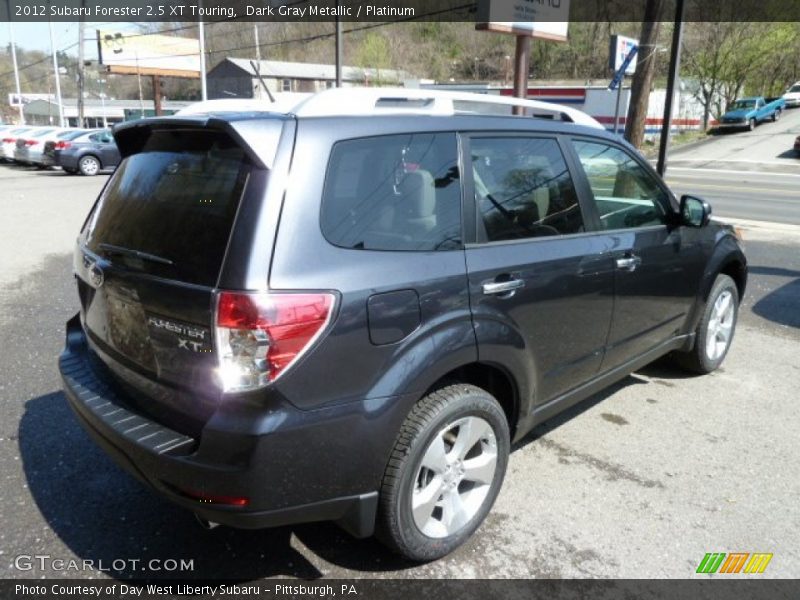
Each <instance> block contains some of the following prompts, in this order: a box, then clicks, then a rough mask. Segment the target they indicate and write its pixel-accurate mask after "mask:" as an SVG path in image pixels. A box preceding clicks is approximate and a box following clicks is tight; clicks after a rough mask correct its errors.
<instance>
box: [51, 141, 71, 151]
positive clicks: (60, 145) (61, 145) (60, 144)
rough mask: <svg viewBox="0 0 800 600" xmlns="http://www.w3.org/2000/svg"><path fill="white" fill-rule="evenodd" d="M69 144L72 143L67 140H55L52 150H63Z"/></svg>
mask: <svg viewBox="0 0 800 600" xmlns="http://www.w3.org/2000/svg"><path fill="white" fill-rule="evenodd" d="M71 145H72V144H70V143H69V142H56V145H55V146H53V149H54V150H65V149H66V148H69V147H70V146H71Z"/></svg>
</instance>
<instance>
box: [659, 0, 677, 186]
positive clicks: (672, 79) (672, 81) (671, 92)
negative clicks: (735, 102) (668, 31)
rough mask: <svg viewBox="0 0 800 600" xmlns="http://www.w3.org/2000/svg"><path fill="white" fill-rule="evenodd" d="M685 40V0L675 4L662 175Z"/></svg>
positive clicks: (663, 129)
mask: <svg viewBox="0 0 800 600" xmlns="http://www.w3.org/2000/svg"><path fill="white" fill-rule="evenodd" d="M682 41H683V0H677V4H676V5H675V27H674V29H673V30H672V52H671V54H670V60H669V81H668V82H667V98H666V102H665V103H664V122H663V124H662V126H661V139H660V140H659V144H658V165H657V170H658V174H659V175H661V176H662V177H663V176H664V173H665V172H666V170H667V149H668V148H669V134H670V131H671V130H672V100H673V97H674V96H675V88H676V86H677V84H678V74H679V73H680V69H681V43H682Z"/></svg>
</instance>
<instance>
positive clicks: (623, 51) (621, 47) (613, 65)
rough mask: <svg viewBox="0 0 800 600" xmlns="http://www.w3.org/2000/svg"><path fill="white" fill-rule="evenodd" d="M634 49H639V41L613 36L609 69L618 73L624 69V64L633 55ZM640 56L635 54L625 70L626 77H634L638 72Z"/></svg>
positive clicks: (622, 36)
mask: <svg viewBox="0 0 800 600" xmlns="http://www.w3.org/2000/svg"><path fill="white" fill-rule="evenodd" d="M634 48H637V49H638V48H639V40H636V39H633V38H629V37H625V36H624V35H612V36H611V48H610V50H609V53H610V56H609V61H608V66H609V68H610V69H611V70H612V71H613V72H614V73H616V72H617V71H619V70H620V69H621V68H622V63H624V62H625V59H626V58H628V56H629V55H630V53H631V50H633V49H634ZM637 57H638V54H637V53H634V55H633V58H632V59H631V60H630V61H629V62H628V66H627V67H626V68H625V75H633V74H634V73H635V72H636V63H637V60H636V59H637Z"/></svg>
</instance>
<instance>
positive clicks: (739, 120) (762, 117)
mask: <svg viewBox="0 0 800 600" xmlns="http://www.w3.org/2000/svg"><path fill="white" fill-rule="evenodd" d="M784 108H786V101H785V100H784V99H783V98H764V97H763V96H753V97H752V98H741V99H740V100H736V101H735V102H733V104H731V105H730V106H729V107H728V111H727V112H726V113H725V114H724V115H722V117H721V118H720V120H719V126H720V128H722V129H748V130H749V131H753V130H754V129H755V128H756V125H758V124H759V123H762V122H763V121H766V120H767V119H771V120H772V121H777V120H778V119H780V118H781V112H782V111H783V109H784Z"/></svg>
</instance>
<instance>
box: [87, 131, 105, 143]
mask: <svg viewBox="0 0 800 600" xmlns="http://www.w3.org/2000/svg"><path fill="white" fill-rule="evenodd" d="M89 141H91V142H95V143H98V144H99V143H100V142H102V141H103V140H102V139H101V136H100V134H99V133H93V134H92V135H90V136H89Z"/></svg>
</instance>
